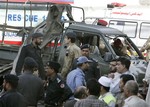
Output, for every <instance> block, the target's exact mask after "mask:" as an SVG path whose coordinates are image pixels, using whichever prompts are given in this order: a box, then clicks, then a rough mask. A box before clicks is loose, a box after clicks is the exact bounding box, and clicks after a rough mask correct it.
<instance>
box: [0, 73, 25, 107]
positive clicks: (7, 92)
mask: <svg viewBox="0 0 150 107" xmlns="http://www.w3.org/2000/svg"><path fill="white" fill-rule="evenodd" d="M18 80H19V78H18V77H17V76H16V75H13V74H8V75H6V76H5V77H4V81H3V89H4V94H3V95H1V96H0V107H27V103H26V101H25V98H24V96H23V95H21V94H20V93H18V92H17V90H16V88H17V86H18Z"/></svg>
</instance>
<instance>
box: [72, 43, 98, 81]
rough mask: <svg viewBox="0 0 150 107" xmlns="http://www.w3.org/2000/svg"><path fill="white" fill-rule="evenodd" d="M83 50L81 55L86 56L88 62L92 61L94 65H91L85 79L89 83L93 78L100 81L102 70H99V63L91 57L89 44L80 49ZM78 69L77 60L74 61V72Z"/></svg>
mask: <svg viewBox="0 0 150 107" xmlns="http://www.w3.org/2000/svg"><path fill="white" fill-rule="evenodd" d="M80 49H81V55H82V56H86V57H87V58H88V60H92V63H89V68H88V69H87V71H85V79H86V81H88V80H89V79H91V78H95V79H97V80H98V79H99V78H100V70H99V69H98V62H97V61H96V60H95V59H93V58H91V57H90V56H89V55H90V45H89V44H84V45H82V46H81V47H80ZM76 67H77V58H76V59H74V61H73V65H72V70H73V69H75V68H76Z"/></svg>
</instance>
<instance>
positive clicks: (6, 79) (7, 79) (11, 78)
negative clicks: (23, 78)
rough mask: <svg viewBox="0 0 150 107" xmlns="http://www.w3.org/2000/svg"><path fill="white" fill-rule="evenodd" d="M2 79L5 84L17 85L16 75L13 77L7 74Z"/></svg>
mask: <svg viewBox="0 0 150 107" xmlns="http://www.w3.org/2000/svg"><path fill="white" fill-rule="evenodd" d="M4 79H5V81H6V82H9V83H14V82H15V83H17V82H18V80H19V78H18V77H17V76H16V75H13V74H8V75H5V76H4Z"/></svg>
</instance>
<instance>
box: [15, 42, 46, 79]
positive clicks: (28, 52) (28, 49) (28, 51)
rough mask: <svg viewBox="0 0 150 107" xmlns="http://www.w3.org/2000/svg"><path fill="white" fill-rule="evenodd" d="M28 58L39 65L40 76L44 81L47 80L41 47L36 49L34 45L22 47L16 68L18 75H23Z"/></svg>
mask: <svg viewBox="0 0 150 107" xmlns="http://www.w3.org/2000/svg"><path fill="white" fill-rule="evenodd" d="M26 57H32V58H33V59H34V60H35V61H36V62H37V63H38V71H39V76H40V77H41V78H42V79H45V70H44V66H43V62H42V58H41V50H40V48H39V47H35V46H34V45H33V44H32V43H31V44H28V45H26V46H23V47H22V49H21V52H20V55H19V57H18V61H17V64H16V68H15V71H16V74H17V75H20V74H21V71H22V67H23V63H24V59H25V58H26Z"/></svg>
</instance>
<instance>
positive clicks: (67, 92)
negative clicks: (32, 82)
mask: <svg viewBox="0 0 150 107" xmlns="http://www.w3.org/2000/svg"><path fill="white" fill-rule="evenodd" d="M60 67H61V66H60V64H59V63H57V62H54V61H49V62H47V64H46V68H45V70H46V74H47V76H48V78H47V84H46V96H45V104H46V106H45V107H61V106H62V104H63V102H64V101H66V100H67V99H68V98H69V97H70V96H72V92H71V89H70V88H69V87H68V86H67V84H66V83H65V82H64V81H63V79H62V78H61V77H60V76H59V75H58V74H57V73H58V72H59V69H60Z"/></svg>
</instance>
